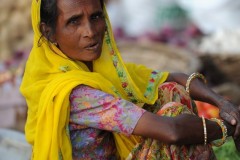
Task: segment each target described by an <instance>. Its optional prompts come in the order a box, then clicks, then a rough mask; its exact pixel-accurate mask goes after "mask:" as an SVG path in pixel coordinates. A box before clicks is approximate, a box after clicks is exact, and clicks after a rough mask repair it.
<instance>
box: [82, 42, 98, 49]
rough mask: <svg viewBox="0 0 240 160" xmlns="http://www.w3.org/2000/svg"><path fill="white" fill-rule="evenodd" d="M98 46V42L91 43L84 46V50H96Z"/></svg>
mask: <svg viewBox="0 0 240 160" xmlns="http://www.w3.org/2000/svg"><path fill="white" fill-rule="evenodd" d="M98 47H99V43H91V44H89V45H87V46H86V47H85V49H86V50H89V51H96V50H97V49H98Z"/></svg>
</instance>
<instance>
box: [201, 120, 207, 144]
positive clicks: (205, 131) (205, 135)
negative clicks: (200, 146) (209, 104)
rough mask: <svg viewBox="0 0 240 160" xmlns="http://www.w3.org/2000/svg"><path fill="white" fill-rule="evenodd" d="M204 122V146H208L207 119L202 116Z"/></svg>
mask: <svg viewBox="0 0 240 160" xmlns="http://www.w3.org/2000/svg"><path fill="white" fill-rule="evenodd" d="M202 122H203V134H204V145H206V144H207V127H206V121H205V118H204V117H203V116H202Z"/></svg>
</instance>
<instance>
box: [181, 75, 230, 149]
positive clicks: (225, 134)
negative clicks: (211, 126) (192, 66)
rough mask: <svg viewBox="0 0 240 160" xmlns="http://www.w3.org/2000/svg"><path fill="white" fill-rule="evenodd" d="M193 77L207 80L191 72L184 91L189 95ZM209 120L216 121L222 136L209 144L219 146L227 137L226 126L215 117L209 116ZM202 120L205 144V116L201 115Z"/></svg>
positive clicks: (205, 81)
mask: <svg viewBox="0 0 240 160" xmlns="http://www.w3.org/2000/svg"><path fill="white" fill-rule="evenodd" d="M195 78H200V79H202V80H203V82H204V83H205V84H206V83H207V80H206V79H205V77H204V76H203V75H202V74H200V73H193V74H191V75H190V76H189V77H188V79H187V83H186V91H187V93H188V94H189V95H190V84H191V82H192V81H193V80H194V79H195ZM210 120H211V121H214V122H217V124H218V125H219V126H220V127H221V129H222V135H223V136H222V138H221V139H219V140H215V141H213V142H211V145H213V146H216V147H219V146H221V145H223V144H224V143H225V142H226V139H227V127H226V126H225V124H224V123H223V121H222V120H220V119H217V118H211V119H210ZM202 122H203V134H204V145H206V144H207V126H206V121H205V118H204V117H203V116H202Z"/></svg>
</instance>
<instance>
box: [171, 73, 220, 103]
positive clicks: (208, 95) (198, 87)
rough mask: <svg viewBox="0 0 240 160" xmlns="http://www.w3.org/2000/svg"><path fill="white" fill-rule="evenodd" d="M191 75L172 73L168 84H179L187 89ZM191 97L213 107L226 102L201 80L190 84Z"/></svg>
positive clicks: (195, 80)
mask: <svg viewBox="0 0 240 160" xmlns="http://www.w3.org/2000/svg"><path fill="white" fill-rule="evenodd" d="M188 77H189V75H187V74H183V73H170V74H169V76H168V79H167V80H166V81H168V82H177V83H178V84H180V85H182V86H184V87H186V83H187V79H188ZM189 91H190V96H191V97H192V98H193V99H194V100H199V101H204V102H207V103H210V104H213V105H216V106H218V105H220V103H222V101H223V100H224V99H223V97H221V96H220V95H218V94H216V93H215V92H214V91H213V90H212V89H211V88H209V87H208V86H207V84H205V83H203V81H202V80H201V79H198V78H196V79H194V80H193V81H192V82H191V84H190V88H189Z"/></svg>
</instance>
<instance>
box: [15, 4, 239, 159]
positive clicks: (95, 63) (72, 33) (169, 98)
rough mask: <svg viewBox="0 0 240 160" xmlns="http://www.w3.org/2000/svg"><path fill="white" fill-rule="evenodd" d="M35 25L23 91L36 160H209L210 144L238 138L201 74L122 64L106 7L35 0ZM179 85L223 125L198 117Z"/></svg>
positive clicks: (227, 109) (229, 113)
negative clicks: (214, 108) (215, 108)
mask: <svg viewBox="0 0 240 160" xmlns="http://www.w3.org/2000/svg"><path fill="white" fill-rule="evenodd" d="M32 23H33V29H34V33H35V35H34V45H33V49H32V51H31V54H30V56H29V59H28V61H27V64H26V70H25V73H24V77H23V82H22V85H21V88H20V89H21V92H22V94H23V95H24V96H25V98H26V100H27V103H28V118H27V123H26V128H25V129H26V138H27V140H28V142H29V143H30V144H32V145H33V154H32V158H33V159H41V160H42V159H51V160H52V159H66V160H68V159H116V158H118V159H126V158H128V159H154V158H155V159H187V158H188V159H197V158H198V159H201V158H206V159H210V158H211V159H214V155H213V153H212V149H211V147H210V143H213V142H212V141H214V140H217V139H221V138H222V140H220V142H222V143H223V142H224V140H225V139H226V137H227V136H232V135H234V136H235V137H239V122H240V121H239V119H240V118H239V110H238V109H237V108H236V106H234V105H233V104H231V103H230V102H228V101H225V100H224V99H223V98H222V97H220V96H218V95H217V94H215V93H214V92H212V91H211V90H210V89H209V88H207V87H206V86H205V84H203V83H202V81H201V80H198V78H203V77H201V76H200V77H199V74H193V75H192V76H190V77H189V78H188V76H187V75H185V74H181V73H167V72H157V71H152V70H150V69H147V68H145V67H144V66H137V65H134V64H124V63H123V61H122V59H121V57H120V55H119V52H118V50H117V47H116V45H115V42H114V39H113V35H112V32H111V27H110V23H109V21H108V17H107V13H106V10H105V8H104V5H103V1H101V0H99V1H97V0H58V1H57V0H42V1H41V0H33V1H32ZM187 79H188V82H187ZM163 82H169V83H163ZM177 83H178V84H180V85H183V86H185V85H186V83H188V84H187V86H188V87H189V86H190V88H189V89H187V90H189V92H190V96H191V97H192V98H194V99H197V100H203V101H206V102H209V103H212V104H215V105H217V106H218V107H219V109H220V115H221V117H222V118H223V119H224V121H223V122H222V121H220V120H207V119H204V118H199V117H197V116H196V115H195V112H194V105H192V103H191V99H190V97H189V95H188V93H187V92H186V91H185V90H184V88H183V87H182V86H180V85H178V84H177ZM142 107H143V108H144V109H143V108H142ZM147 110H149V111H147ZM150 111H151V112H150ZM152 112H155V113H156V112H157V114H155V113H152ZM179 114H180V115H179ZM159 115H162V116H159ZM177 115H179V116H177ZM173 116H175V117H173ZM144 137H145V138H144ZM214 143H215V144H216V141H214Z"/></svg>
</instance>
